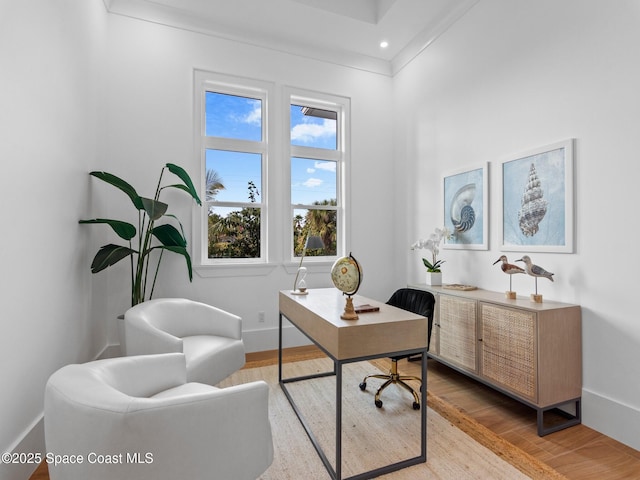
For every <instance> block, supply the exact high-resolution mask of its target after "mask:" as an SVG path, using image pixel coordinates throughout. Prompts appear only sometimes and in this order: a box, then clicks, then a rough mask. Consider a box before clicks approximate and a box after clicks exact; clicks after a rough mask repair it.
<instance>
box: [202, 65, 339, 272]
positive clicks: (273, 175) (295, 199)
mask: <svg viewBox="0 0 640 480" xmlns="http://www.w3.org/2000/svg"><path fill="white" fill-rule="evenodd" d="M195 92H196V95H195V118H196V126H197V129H196V133H195V144H196V151H197V152H198V155H199V156H200V161H201V165H202V167H201V176H202V178H201V182H200V185H201V187H200V188H201V191H202V192H203V195H202V197H203V198H204V199H205V205H206V207H205V208H203V209H200V210H201V211H199V212H198V215H199V216H198V217H196V220H195V221H194V225H195V226H194V245H195V252H194V260H195V264H196V267H199V266H207V265H228V266H230V267H233V266H234V265H236V266H239V265H240V264H243V265H244V264H248V265H251V264H252V265H254V266H255V267H256V268H262V267H260V264H264V265H272V266H273V265H277V264H281V263H285V264H287V269H288V268H289V265H291V264H294V263H295V262H297V259H296V257H299V256H300V255H301V253H302V249H303V247H304V242H305V239H306V237H307V236H308V235H319V236H321V237H322V239H323V241H324V244H325V247H324V248H323V249H318V250H315V251H308V252H307V253H306V255H308V256H310V257H314V258H313V259H310V260H311V261H312V262H314V261H315V263H316V264H318V263H320V264H322V263H323V261H324V263H325V264H326V263H328V262H332V261H333V260H334V258H335V257H336V256H339V255H344V251H345V245H346V235H345V233H346V232H345V228H344V222H345V211H346V209H345V202H344V198H345V196H344V184H345V178H346V172H347V168H346V167H347V166H348V164H347V153H346V152H347V149H346V138H347V135H346V129H345V125H347V124H348V122H346V118H347V115H348V100H346V99H344V98H340V97H333V96H328V95H324V94H317V93H312V94H311V93H309V92H304V91H302V90H294V89H290V88H285V87H282V88H281V90H279V91H278V90H277V89H276V87H275V86H274V85H273V84H270V83H268V82H260V81H253V80H248V79H244V78H235V77H230V76H226V75H219V74H214V73H209V72H201V71H196V72H195ZM277 93H279V94H281V96H280V98H282V99H283V101H281V102H274V101H273V99H274V98H275V96H276V94H277ZM267 179H269V181H267ZM273 205H275V206H277V208H273V207H272V206H273ZM272 268H273V267H272ZM199 271H205V270H199ZM212 271H213V270H211V272H212ZM245 271H247V272H249V271H248V270H245ZM228 272H229V270H227V273H228ZM254 272H255V270H251V271H250V272H249V274H254ZM204 275H205V276H208V275H209V274H208V273H205V274H204ZM211 275H214V276H215V275H216V273H211Z"/></svg>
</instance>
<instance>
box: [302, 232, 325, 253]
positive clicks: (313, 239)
mask: <svg viewBox="0 0 640 480" xmlns="http://www.w3.org/2000/svg"><path fill="white" fill-rule="evenodd" d="M304 248H305V249H306V250H315V249H317V248H324V242H323V241H322V238H320V237H319V236H317V235H309V236H308V237H307V241H306V242H304Z"/></svg>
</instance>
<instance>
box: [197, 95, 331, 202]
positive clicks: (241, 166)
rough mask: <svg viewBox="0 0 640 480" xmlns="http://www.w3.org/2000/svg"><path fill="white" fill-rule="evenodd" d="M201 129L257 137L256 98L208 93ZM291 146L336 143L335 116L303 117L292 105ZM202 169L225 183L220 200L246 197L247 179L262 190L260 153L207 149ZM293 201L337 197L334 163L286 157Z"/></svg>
mask: <svg viewBox="0 0 640 480" xmlns="http://www.w3.org/2000/svg"><path fill="white" fill-rule="evenodd" d="M206 110H207V115H206V134H207V135H211V136H218V137H227V138H235V139H245V140H253V141H259V140H260V136H261V131H262V128H261V115H260V111H261V101H260V100H254V99H248V98H244V97H236V96H232V95H222V94H214V93H210V92H209V93H207V99H206ZM291 125H292V128H291V143H292V145H299V146H309V147H316V148H327V149H333V150H335V148H336V122H335V120H330V119H323V118H318V117H312V116H306V115H303V114H302V112H301V108H300V107H299V106H295V105H292V106H291ZM206 164H207V169H213V170H215V171H216V172H218V175H219V176H220V177H221V179H222V183H223V184H224V186H225V189H224V190H221V191H220V192H219V193H218V196H217V197H216V198H217V200H219V201H237V202H245V201H248V190H247V182H248V181H249V180H251V181H253V182H254V183H255V185H256V186H257V187H258V191H259V192H260V194H262V186H261V176H260V156H259V155H257V154H246V153H237V152H226V151H221V150H208V151H207V154H206ZM291 182H292V201H293V202H294V203H305V204H308V203H312V202H313V201H322V200H328V199H332V198H336V163H335V162H330V161H320V160H313V159H308V158H294V159H293V160H292V162H291Z"/></svg>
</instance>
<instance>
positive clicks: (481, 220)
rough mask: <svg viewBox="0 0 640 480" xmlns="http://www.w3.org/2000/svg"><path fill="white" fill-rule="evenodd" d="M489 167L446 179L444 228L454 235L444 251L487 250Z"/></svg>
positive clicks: (451, 174)
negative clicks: (447, 249) (449, 249)
mask: <svg viewBox="0 0 640 480" xmlns="http://www.w3.org/2000/svg"><path fill="white" fill-rule="evenodd" d="M488 172H489V164H488V163H484V164H483V165H481V166H479V167H478V168H474V169H470V170H462V171H458V172H453V173H450V174H447V175H445V176H444V179H443V192H444V226H445V227H447V229H448V230H449V232H450V233H451V238H449V239H447V240H446V241H445V243H444V245H443V248H451V249H456V248H457V249H468V250H487V249H488V248H489V243H488V230H489V217H488V212H489V189H488V182H489V178H488Z"/></svg>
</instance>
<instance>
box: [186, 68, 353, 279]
mask: <svg viewBox="0 0 640 480" xmlns="http://www.w3.org/2000/svg"><path fill="white" fill-rule="evenodd" d="M206 87H209V89H213V90H215V91H219V92H222V93H229V94H232V95H240V96H246V95H252V96H256V97H258V98H262V100H263V106H264V108H265V116H264V119H265V121H263V139H264V144H265V147H264V149H260V152H256V153H262V155H263V164H262V186H261V188H262V190H261V191H260V194H261V205H260V208H261V209H262V216H261V230H262V231H261V236H262V237H261V258H259V259H227V258H226V259H209V258H208V254H207V242H206V237H205V234H204V232H203V231H202V229H203V226H204V225H206V220H207V209H206V208H195V209H194V210H193V216H192V219H193V221H192V233H193V235H192V246H191V250H192V251H191V257H192V261H193V269H194V271H195V272H196V273H197V274H198V275H199V276H200V277H204V278H207V277H214V278H215V277H233V276H263V275H269V274H270V273H271V272H272V271H274V270H275V269H276V268H278V267H280V266H282V267H284V269H285V271H286V272H287V273H295V272H296V270H297V268H298V265H299V263H300V258H299V257H293V256H292V253H293V230H292V222H291V221H290V220H289V219H291V218H293V208H294V206H292V205H291V165H290V159H291V156H292V154H293V155H294V156H302V157H304V158H316V157H317V154H314V151H320V153H321V154H322V156H321V157H318V158H320V159H327V158H328V157H327V151H326V150H324V149H316V148H312V147H300V146H295V145H294V146H292V145H291V140H290V132H289V128H290V118H289V116H290V105H291V100H292V98H293V99H294V100H297V101H303V102H304V104H305V105H309V106H315V107H318V108H325V109H327V108H328V109H330V110H335V109H336V108H338V109H339V111H338V114H339V115H341V121H340V122H338V125H339V126H340V130H339V132H337V133H338V138H339V140H338V141H339V147H338V149H337V150H336V151H332V150H329V152H334V154H335V156H336V161H337V162H338V168H337V172H336V173H337V182H338V185H337V196H338V198H337V200H338V215H337V217H338V218H337V221H338V223H339V226H340V230H339V231H341V232H342V235H341V237H339V239H338V244H337V255H336V256H332V257H326V256H325V257H305V260H304V262H305V266H306V267H307V268H308V269H309V271H310V272H314V273H328V272H329V271H330V269H331V266H332V265H333V263H334V261H335V259H336V258H338V257H341V256H344V255H347V254H348V252H349V248H350V244H351V240H350V239H351V235H350V229H349V225H350V224H351V221H350V203H351V202H350V192H349V190H348V189H347V188H346V186H347V185H349V178H350V172H351V162H350V157H351V151H350V139H351V125H350V118H351V112H350V99H349V98H347V97H341V96H338V95H331V94H324V93H320V92H315V91H309V90H304V89H300V88H295V87H289V86H282V88H276V84H275V83H271V82H266V81H260V80H255V79H250V78H245V77H237V76H233V75H227V74H221V73H216V72H210V71H205V70H199V69H194V83H193V88H194V97H193V99H194V114H193V125H194V128H193V132H194V134H193V135H194V143H193V144H194V155H197V156H198V159H199V162H198V166H199V168H200V171H199V172H198V178H199V183H198V185H196V186H197V187H198V186H199V191H200V192H202V191H204V182H205V178H204V175H203V174H202V172H204V170H205V167H206V159H205V150H206V147H207V145H205V144H204V143H205V136H204V125H205V124H204V122H203V121H202V117H203V116H204V105H205V103H204V94H205V91H206ZM260 92H263V93H262V95H260ZM277 122H279V123H277ZM274 127H275V128H274ZM278 127H280V128H278ZM344 139H347V142H345V141H344ZM217 140H218V143H217V144H216V146H215V147H213V148H217V149H219V148H221V145H225V146H226V147H227V149H231V150H236V149H238V148H237V147H239V146H240V147H241V148H240V150H243V151H251V150H250V149H247V148H246V145H244V146H242V144H243V143H244V142H245V141H244V140H235V139H217ZM250 143H254V142H250ZM299 152H304V153H299ZM273 159H282V161H279V160H278V161H272V160H273ZM274 212H275V213H274ZM278 212H282V215H280V214H279V213H278ZM287 212H289V214H287ZM276 231H280V232H281V234H282V235H283V236H282V238H280V239H277V238H271V236H272V235H273V233H274V232H276Z"/></svg>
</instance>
